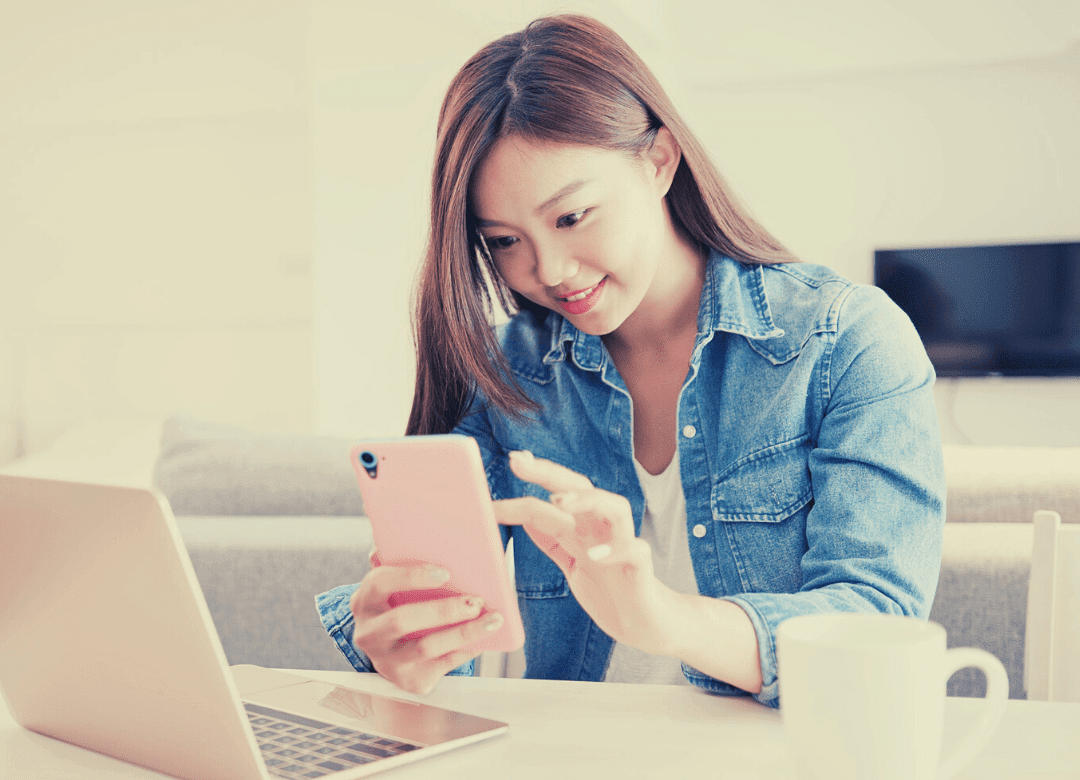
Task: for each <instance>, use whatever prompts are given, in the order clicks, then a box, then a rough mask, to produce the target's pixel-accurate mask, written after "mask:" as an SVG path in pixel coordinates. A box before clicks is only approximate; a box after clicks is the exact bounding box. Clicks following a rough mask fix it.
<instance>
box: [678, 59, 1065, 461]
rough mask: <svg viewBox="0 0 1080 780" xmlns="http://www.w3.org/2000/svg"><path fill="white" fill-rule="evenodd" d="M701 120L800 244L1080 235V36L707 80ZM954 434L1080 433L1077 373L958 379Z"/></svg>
mask: <svg viewBox="0 0 1080 780" xmlns="http://www.w3.org/2000/svg"><path fill="white" fill-rule="evenodd" d="M687 104H688V106H690V108H689V110H687V112H686V113H687V114H688V115H689V118H690V119H691V120H692V122H693V126H694V127H696V128H698V129H699V132H700V134H701V136H702V137H703V139H704V140H705V141H706V143H707V145H708V146H709V147H710V148H711V149H712V150H713V152H714V154H715V158H716V160H717V162H718V164H719V166H720V168H721V170H722V171H724V173H725V175H727V176H728V178H729V179H730V180H731V181H732V182H733V183H734V184H735V186H736V188H737V189H738V191H739V192H740V194H741V195H742V196H743V197H744V199H745V200H746V201H747V202H748V203H749V204H750V205H751V206H752V208H753V209H754V210H755V212H756V213H757V214H758V216H759V217H760V218H761V219H762V220H763V222H764V223H765V224H767V225H769V226H770V228H771V229H773V230H774V231H775V232H776V233H777V235H778V236H779V237H780V238H781V240H783V241H784V242H786V243H787V244H788V245H789V247H791V248H792V249H793V250H794V251H795V252H796V253H797V254H798V255H799V256H800V257H801V258H802V259H804V260H806V261H808V262H817V263H823V264H825V265H829V266H832V267H834V268H836V269H837V270H839V271H841V272H842V273H844V274H846V275H847V276H849V277H850V278H852V279H854V280H856V281H860V282H871V281H872V271H873V268H872V260H873V252H874V249H876V248H882V249H884V248H892V247H902V246H949V245H968V244H987V243H1009V242H1040V241H1053V240H1073V241H1075V240H1080V131H1078V128H1080V47H1078V46H1077V45H1076V44H1074V45H1073V48H1072V49H1071V50H1069V51H1067V52H1064V53H1063V52H1058V53H1057V54H1055V55H1052V56H1049V57H1043V58H1039V59H1033V60H1019V61H1015V62H1000V63H992V64H974V65H968V64H959V65H958V64H948V65H935V66H933V67H911V66H904V67H901V68H896V69H890V70H888V71H886V72H869V73H854V74H846V75H845V74H837V75H833V74H828V75H814V76H809V77H805V78H800V77H793V76H784V77H782V78H778V79H776V80H770V81H763V82H754V83H750V84H746V83H740V84H734V85H730V86H728V85H718V86H715V87H699V88H697V89H695V90H694V91H693V93H692V96H691V97H688V99H687ZM937 397H938V408H939V412H940V413H941V417H942V428H943V437H944V439H945V441H946V442H956V443H969V442H970V443H977V444H1033V445H1057V446H1065V445H1073V446H1077V445H1080V380H1077V379H989V378H987V379H980V378H973V379H952V380H943V381H942V382H941V383H940V384H939V387H938V388H937Z"/></svg>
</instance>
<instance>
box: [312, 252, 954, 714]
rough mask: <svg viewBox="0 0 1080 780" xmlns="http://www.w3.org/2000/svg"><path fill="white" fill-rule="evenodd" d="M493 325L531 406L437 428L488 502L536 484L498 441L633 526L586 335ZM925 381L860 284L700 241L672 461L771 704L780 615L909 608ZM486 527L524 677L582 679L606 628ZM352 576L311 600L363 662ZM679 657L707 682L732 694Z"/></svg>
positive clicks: (599, 355)
mask: <svg viewBox="0 0 1080 780" xmlns="http://www.w3.org/2000/svg"><path fill="white" fill-rule="evenodd" d="M499 338H500V343H501V345H502V349H503V352H504V354H505V355H506V358H507V360H508V362H509V366H510V369H511V371H512V372H513V375H514V378H515V379H516V380H517V382H518V383H519V384H520V385H521V386H522V388H523V389H524V390H525V392H526V393H527V394H528V395H529V396H530V397H531V398H532V399H534V400H535V401H536V402H537V403H538V404H539V407H540V409H541V411H540V412H539V413H537V414H533V415H529V416H528V419H527V420H526V421H525V422H515V421H513V420H511V419H509V418H507V417H506V416H504V415H502V414H499V413H496V412H493V411H490V410H488V409H485V407H484V405H483V404H482V402H477V404H475V405H474V407H473V409H472V410H471V412H470V414H469V415H468V416H467V417H466V418H465V419H464V420H463V421H462V423H461V424H460V425H459V427H458V428H457V432H458V433H464V434H467V435H469V436H473V437H475V438H476V440H477V442H478V443H479V445H480V451H481V454H482V456H483V459H484V463H485V465H486V469H487V477H488V482H489V485H490V487H491V492H492V496H493V498H496V499H499V498H510V497H515V496H523V495H536V496H539V497H541V498H546V495H547V494H546V492H545V491H544V490H543V489H541V488H539V487H538V486H536V485H532V484H527V483H524V482H522V481H520V480H518V479H517V478H516V477H515V476H514V475H513V474H512V473H511V472H510V469H509V466H508V463H507V453H509V452H510V451H512V450H517V449H528V450H531V451H532V452H533V453H535V454H536V455H537V456H538V457H543V458H548V459H550V460H553V461H556V462H558V463H561V464H563V465H565V466H567V467H569V468H571V469H574V470H575V471H578V472H581V473H583V474H585V475H586V476H587V477H589V479H591V480H592V482H593V484H594V485H596V486H597V487H600V488H603V489H604V490H608V491H611V492H613V493H618V494H620V495H622V496H625V497H626V498H627V499H629V501H630V505H631V507H632V511H633V515H634V525H635V528H636V529H640V526H641V517H642V513H643V511H644V500H643V497H642V492H641V488H640V486H639V484H638V479H637V475H636V473H635V471H634V462H633V457H634V453H633V418H632V409H631V399H630V395H629V393H628V392H627V389H626V385H625V384H624V383H623V380H622V378H621V377H620V376H619V373H618V371H617V370H616V368H615V365H614V363H613V362H612V360H611V357H610V356H609V355H608V353H607V351H606V349H605V348H604V345H603V343H602V341H601V339H600V338H599V337H597V336H591V335H587V334H585V333H582V332H581V331H579V330H577V329H576V328H575V327H574V326H573V325H572V324H570V323H569V322H568V321H566V320H565V319H563V318H562V317H561V316H559V315H558V314H556V313H554V312H551V313H548V314H547V315H546V316H543V317H539V316H537V315H534V314H532V313H530V312H521V313H519V314H518V315H516V316H515V317H513V318H511V320H510V322H509V323H507V324H506V325H503V326H501V327H500V330H499ZM933 382H934V371H933V368H932V366H931V364H930V361H929V360H928V359H927V356H926V352H925V350H924V349H923V347H922V343H921V342H920V340H919V337H918V335H917V334H916V332H915V329H914V327H913V326H912V324H911V322H910V321H909V320H908V319H907V317H906V316H905V315H904V314H903V313H902V312H901V311H900V310H899V308H898V307H896V306H895V305H894V304H893V303H892V302H891V301H890V300H889V299H888V297H887V296H886V295H885V294H884V293H883V292H882V291H881V290H879V289H878V288H876V287H870V286H866V285H858V284H854V283H852V282H850V281H848V280H846V279H844V278H842V277H840V276H838V275H837V274H836V273H834V272H833V271H831V270H829V269H827V268H824V267H821V266H814V265H808V264H803V263H791V264H781V265H748V264H742V263H739V262H736V261H734V260H732V259H730V258H727V257H723V256H721V255H719V254H717V253H715V252H714V253H713V254H712V255H711V256H710V258H709V263H708V269H707V276H706V280H705V284H704V288H703V291H702V295H701V304H700V307H699V312H698V333H697V340H696V343H695V346H694V351H693V355H692V358H691V362H690V368H689V371H688V373H687V376H686V380H685V382H684V384H683V387H682V390H681V392H680V394H679V402H678V427H677V437H678V448H679V463H680V469H681V474H682V485H683V491H684V493H685V496H686V508H687V532H688V534H687V535H688V539H689V544H690V557H691V560H692V562H693V566H694V575H695V577H696V579H697V584H698V589H699V592H700V593H701V594H702V595H704V596H711V597H714V598H720V599H726V600H728V601H732V602H734V603H735V604H737V605H739V606H740V607H741V608H742V609H743V610H744V611H745V612H746V614H747V615H749V617H750V620H751V622H752V623H753V626H754V630H755V632H756V634H757V640H758V649H759V654H760V659H761V677H762V689H761V692H760V693H758V694H756V695H755V698H757V699H758V701H760V702H762V703H764V704H768V705H771V706H779V695H778V685H777V666H776V642H775V637H776V629H777V626H779V624H780V623H781V622H783V621H784V620H786V619H787V618H789V617H793V616H795V615H803V614H808V613H817V612H881V613H891V614H897V615H911V616H916V617H919V618H923V619H925V618H926V617H927V615H928V613H929V611H930V605H931V602H932V601H933V597H934V591H935V589H936V587H937V579H938V570H939V567H940V563H941V538H942V524H943V522H944V519H945V483H944V473H943V466H942V455H941V438H940V434H939V431H938V423H937V415H936V411H935V406H934V400H933V395H932V385H933ZM503 532H504V537H508V536H512V537H513V540H514V561H515V576H516V580H517V583H516V584H517V591H518V602H519V605H520V609H521V615H522V619H523V621H524V624H525V634H526V642H525V659H526V669H525V676H526V677H530V678H543V679H571V680H593V681H596V680H602V679H603V678H604V675H605V672H606V670H607V665H608V661H609V659H610V657H611V652H612V648H613V646H614V643H613V640H612V639H611V638H610V637H609V636H607V635H606V634H605V633H604V632H603V631H601V630H600V629H599V628H598V627H597V626H596V624H595V623H594V622H593V621H592V620H591V619H590V617H589V616H588V614H587V613H586V612H585V611H584V610H583V609H582V608H581V606H580V605H579V604H578V603H577V601H576V600H575V598H574V596H573V595H572V594H571V593H570V589H569V587H568V586H567V583H566V578H565V577H564V576H563V574H562V572H561V571H559V569H558V567H557V566H556V565H555V564H554V563H553V562H552V561H551V560H550V559H549V558H548V557H547V556H546V555H545V554H544V553H543V552H542V551H541V550H539V549H538V548H537V547H536V546H535V545H534V544H533V543H532V541H531V540H530V539H529V537H528V536H527V535H526V534H525V533H524V532H523V530H522V529H521V528H520V527H512V528H503ZM355 587H356V586H355V585H349V586H342V587H340V588H337V589H335V590H332V591H330V592H329V593H324V594H322V595H321V596H319V597H318V599H317V604H318V608H319V612H320V615H321V617H322V620H323V623H324V625H325V626H326V627H327V630H328V631H329V632H330V634H331V636H332V637H333V638H334V640H335V642H336V643H337V645H338V647H339V648H340V649H341V650H342V652H343V653H344V654H345V655H346V657H347V658H348V659H349V661H350V662H351V663H352V664H353V666H354V667H355V668H357V669H359V670H366V671H370V670H371V665H370V663H369V662H368V660H367V659H366V658H364V657H363V654H362V653H360V652H359V651H358V650H357V649H356V648H355V647H354V646H353V645H352V641H351V640H352V629H353V624H352V616H351V614H350V613H349V608H348V599H349V596H350V595H351V593H352V592H353V590H354V589H355ZM683 672H684V674H685V675H686V677H687V679H688V680H689V681H690V682H691V683H693V684H695V685H698V686H700V687H702V688H705V689H707V690H710V691H712V692H715V693H720V694H730V695H737V694H745V692H743V691H740V690H738V689H736V688H734V687H733V686H731V685H728V684H726V683H724V682H721V681H719V680H716V679H714V678H711V677H709V676H707V675H705V674H703V673H702V672H699V671H698V670H696V669H694V668H691V667H689V666H687V665H686V664H684V665H683ZM455 673H459V674H471V673H472V665H471V664H466V665H465V666H463V667H461V668H460V669H458V670H455Z"/></svg>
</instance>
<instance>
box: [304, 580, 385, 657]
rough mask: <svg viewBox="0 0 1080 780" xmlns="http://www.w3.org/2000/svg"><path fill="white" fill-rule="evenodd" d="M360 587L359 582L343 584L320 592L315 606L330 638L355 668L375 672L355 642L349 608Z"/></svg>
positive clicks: (353, 625)
mask: <svg viewBox="0 0 1080 780" xmlns="http://www.w3.org/2000/svg"><path fill="white" fill-rule="evenodd" d="M358 587H359V584H354V585H341V586H339V587H337V588H334V589H333V590H329V591H327V592H326V593H320V594H319V595H318V596H316V597H315V608H316V609H317V610H318V611H319V620H321V621H322V624H323V628H325V629H326V633H328V634H329V635H330V638H331V639H333V640H334V644H335V645H337V649H338V650H339V651H341V654H342V655H343V656H345V660H346V661H348V662H349V663H350V664H351V665H352V667H353V669H355V670H356V671H358V672H374V671H375V667H374V666H372V665H371V661H370V660H369V659H368V657H367V656H366V655H365V654H364V652H363V651H362V650H360V649H359V648H357V647H356V645H354V644H353V641H352V638H353V629H354V628H355V624H354V623H353V614H352V610H351V609H349V599H350V598H352V594H353V593H354V592H355V591H356V589H357V588H358Z"/></svg>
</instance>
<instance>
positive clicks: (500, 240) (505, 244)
mask: <svg viewBox="0 0 1080 780" xmlns="http://www.w3.org/2000/svg"><path fill="white" fill-rule="evenodd" d="M516 243H517V239H516V238H514V237H513V236H496V237H495V238H489V239H487V245H488V246H489V247H491V248H492V249H509V248H510V247H512V246H513V245H514V244H516Z"/></svg>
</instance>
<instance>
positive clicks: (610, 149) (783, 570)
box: [319, 16, 944, 706]
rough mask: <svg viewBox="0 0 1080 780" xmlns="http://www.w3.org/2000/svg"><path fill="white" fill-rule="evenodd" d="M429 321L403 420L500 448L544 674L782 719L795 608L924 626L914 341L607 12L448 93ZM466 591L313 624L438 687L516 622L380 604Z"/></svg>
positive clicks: (522, 582)
mask: <svg viewBox="0 0 1080 780" xmlns="http://www.w3.org/2000/svg"><path fill="white" fill-rule="evenodd" d="M489 284H490V287H489ZM489 289H491V290H494V295H495V298H496V299H497V301H498V303H499V304H500V305H501V306H502V308H503V309H504V311H506V313H507V314H508V315H511V316H510V319H509V322H508V323H507V324H505V325H502V326H500V327H499V328H497V329H493V328H492V327H491V326H490V322H491V321H492V316H493V312H492V309H493V305H492V299H491V295H490V293H489ZM416 334H417V344H418V367H417V379H416V391H415V395H414V401H413V408H412V415H411V418H410V421H409V428H408V433H409V434H427V433H443V432H448V431H456V432H459V433H464V434H467V435H469V436H473V437H475V438H476V440H477V442H478V443H479V445H480V449H481V453H482V455H483V458H484V462H485V466H486V468H487V474H488V479H489V483H490V487H491V490H492V495H493V497H494V498H495V499H496V514H497V516H498V518H499V521H500V523H502V524H503V530H504V532H505V535H506V536H508V537H512V538H513V540H514V556H515V567H516V579H517V589H518V595H519V603H520V606H521V612H522V618H523V620H524V623H525V629H526V644H525V657H526V676H528V677H540V678H563V679H581V680H618V681H635V682H671V683H679V682H682V683H686V682H689V683H691V684H694V685H698V686H700V687H703V688H706V689H708V690H710V691H714V692H717V693H724V694H739V693H743V694H745V693H749V694H752V695H754V696H755V697H756V698H757V699H758V700H759V701H761V702H763V703H766V704H769V705H772V706H777V705H778V693H777V670H776V653H775V646H774V637H775V632H776V628H777V625H778V624H779V623H780V622H781V621H782V620H784V619H786V618H788V617H792V616H794V615H798V614H804V613H812V612H830V611H850V612H888V613H896V614H905V615H915V616H918V617H925V616H926V615H927V613H928V612H929V608H930V603H931V601H932V599H933V594H934V589H935V586H936V582H937V574H938V566H939V562H940V544H941V525H942V522H943V519H944V501H943V493H944V484H943V476H942V465H941V452H940V437H939V434H938V429H937V420H936V415H935V411H934V403H933V398H932V393H931V387H932V383H933V379H934V375H933V370H932V368H931V366H930V363H929V361H928V360H927V358H926V354H925V352H924V351H923V349H922V346H921V343H920V342H919V339H918V336H917V335H916V333H915V330H914V329H913V328H912V326H911V324H910V322H909V321H908V320H907V319H906V318H905V317H904V315H903V314H902V313H900V311H899V310H898V309H897V308H896V307H895V306H893V305H892V304H891V303H890V302H889V300H888V299H887V297H886V296H884V294H882V293H881V291H880V290H877V289H876V288H870V287H865V286H859V285H855V284H852V283H851V282H849V281H847V280H845V279H843V278H841V277H840V276H838V275H836V274H835V273H833V272H832V271H830V270H828V269H826V268H822V267H818V266H810V265H806V264H801V263H796V262H794V258H793V257H791V255H790V254H789V253H788V252H787V251H786V250H785V249H784V248H783V247H782V246H781V245H780V243H779V242H778V241H777V240H776V239H774V238H773V237H772V236H771V235H769V234H768V233H767V232H766V231H765V229H764V228H762V227H761V226H760V225H759V224H758V223H757V222H755V221H754V220H753V219H752V218H751V217H750V216H749V214H748V213H747V212H746V211H745V210H744V209H743V208H742V207H741V206H740V205H739V204H738V203H737V202H736V201H735V199H734V198H733V197H732V196H731V194H730V193H729V191H728V189H727V187H726V185H725V184H724V182H723V181H722V180H721V178H720V177H719V175H718V174H717V172H716V171H715V169H714V168H713V166H712V164H711V163H710V161H709V160H708V157H707V155H706V154H705V152H704V150H703V149H702V147H701V146H700V144H699V143H698V142H697V141H696V139H695V138H694V136H693V135H692V134H691V133H690V131H689V130H688V128H687V127H686V126H685V125H684V124H683V122H682V121H681V120H680V119H679V117H678V116H677V114H676V113H675V111H674V109H673V107H672V105H671V103H670V101H669V100H668V98H667V97H666V95H665V94H664V92H663V90H662V89H661V88H660V86H659V85H658V84H657V82H656V80H655V79H654V78H653V76H652V75H651V74H650V73H649V71H648V69H647V68H646V67H645V65H644V64H643V63H642V62H641V61H640V60H639V59H638V58H637V56H636V55H635V54H634V53H633V52H632V51H631V50H630V49H629V47H627V46H626V44H625V43H624V42H623V41H622V40H621V39H620V38H619V37H618V36H617V35H615V33H613V32H612V31H611V30H609V29H608V28H606V27H604V26H603V25H601V24H599V23H598V22H596V21H594V20H591V19H588V18H584V17H578V16H557V17H551V18H543V19H539V20H537V21H535V22H533V23H532V24H530V25H529V26H528V27H527V28H526V29H525V30H523V31H521V32H518V33H515V34H513V35H508V36H506V37H504V38H501V39H500V40H497V41H495V42H493V43H491V44H489V45H488V46H486V47H484V48H483V49H482V50H481V51H480V52H478V53H477V54H476V55H475V56H474V57H473V58H472V59H470V60H469V62H467V63H466V64H465V66H464V67H463V68H462V69H461V71H460V72H459V73H458V75H457V76H456V78H455V79H454V80H453V82H452V83H451V85H450V87H449V90H448V91H447V95H446V98H445V101H444V103H443V107H442V112H441V115H440V120H439V135H438V142H437V151H436V161H435V170H434V175H433V180H432V219H431V236H430V243H429V247H428V251H427V258H426V262H425V265H424V267H423V271H422V275H421V279H420V285H419V290H418V296H417V306H416ZM445 576H446V574H445V572H439V571H436V570H432V569H429V568H427V567H412V568H402V567H389V566H384V567H377V568H375V569H374V570H373V571H372V572H371V573H369V574H368V575H367V576H366V577H365V578H364V580H363V582H362V583H360V585H359V586H355V585H352V586H345V587H342V588H338V589H335V590H333V591H331V592H329V593H327V594H323V595H322V596H320V597H319V609H320V614H321V615H322V618H323V622H324V624H325V625H326V627H327V629H328V630H329V632H330V633H331V635H332V636H333V638H334V639H335V641H336V642H337V643H338V646H339V647H340V648H341V649H342V652H343V653H344V654H345V655H346V657H347V658H348V659H349V660H350V662H352V664H353V665H354V666H355V667H356V668H357V669H361V670H366V671H378V672H379V673H381V674H382V675H384V676H385V677H387V678H388V679H390V680H391V681H393V682H394V683H396V684H397V685H399V686H401V687H403V688H405V689H407V690H412V691H427V690H430V689H431V688H432V687H433V686H434V685H435V684H436V683H437V681H438V680H439V679H440V678H441V677H442V676H443V675H445V674H447V673H459V674H460V673H464V674H468V673H471V671H472V665H471V662H470V659H469V657H468V653H462V652H461V651H460V650H459V648H460V647H462V646H463V645H464V644H466V643H467V642H469V641H471V640H472V639H474V638H475V637H476V636H478V635H479V634H481V633H483V631H485V630H487V629H488V628H490V627H491V626H492V624H495V625H497V624H498V623H499V621H500V619H501V616H499V615H497V614H494V613H489V614H485V615H482V616H481V614H480V613H481V606H482V605H480V604H479V603H478V599H476V598H473V597H471V596H466V597H462V598H454V599H442V600H437V601H431V602H426V603H422V604H412V605H407V606H401V607H397V608H393V609H391V608H390V607H389V605H388V604H387V598H388V596H389V594H391V593H393V592H396V591H400V590H407V589H415V588H422V587H437V586H438V585H439V584H440V582H441V581H442V578H445ZM452 623H459V625H456V626H454V627H452V628H446V629H443V630H441V631H437V632H435V633H432V634H430V635H428V636H427V637H426V638H425V639H423V640H419V641H402V637H403V636H405V635H406V634H409V633H412V632H415V631H418V630H420V629H424V628H431V627H437V626H446V625H449V624H452Z"/></svg>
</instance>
